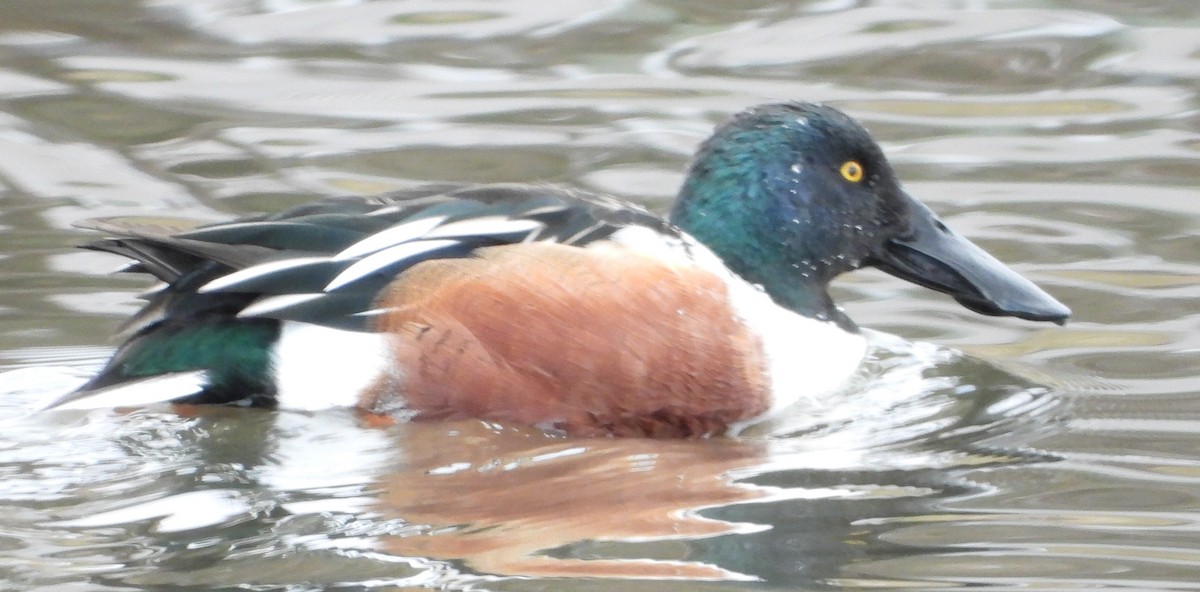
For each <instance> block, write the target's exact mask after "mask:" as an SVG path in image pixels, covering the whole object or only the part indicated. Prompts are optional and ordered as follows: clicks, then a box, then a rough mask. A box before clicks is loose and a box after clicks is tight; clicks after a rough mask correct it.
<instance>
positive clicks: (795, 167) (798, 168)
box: [792, 162, 804, 175]
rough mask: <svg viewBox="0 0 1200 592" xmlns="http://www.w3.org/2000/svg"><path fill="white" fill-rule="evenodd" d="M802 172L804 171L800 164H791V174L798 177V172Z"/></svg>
mask: <svg viewBox="0 0 1200 592" xmlns="http://www.w3.org/2000/svg"><path fill="white" fill-rule="evenodd" d="M802 170H804V167H802V166H800V163H798V162H797V163H795V164H793V165H792V172H793V173H796V174H797V175H799V174H800V171H802Z"/></svg>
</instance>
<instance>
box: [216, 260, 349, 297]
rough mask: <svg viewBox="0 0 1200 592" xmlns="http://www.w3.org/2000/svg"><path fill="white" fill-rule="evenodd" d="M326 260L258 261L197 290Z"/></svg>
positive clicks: (238, 282)
mask: <svg viewBox="0 0 1200 592" xmlns="http://www.w3.org/2000/svg"><path fill="white" fill-rule="evenodd" d="M322 261H327V259H326V258H325V257H297V258H295V259H284V260H282V261H271V262H268V263H260V264H258V265H254V266H251V267H247V268H246V269H242V270H238V271H235V272H233V273H231V274H228V275H223V276H221V277H219V278H217V279H215V280H213V281H211V282H208V283H207V284H204V285H203V286H200V288H199V289H198V290H196V291H197V292H199V293H201V294H204V293H207V292H220V291H221V290H225V289H228V288H231V287H235V286H237V284H240V283H242V282H245V281H248V280H253V279H258V278H260V277H263V276H267V275H271V274H273V273H277V272H280V271H284V270H288V269H292V268H295V267H300V266H302V265H308V264H310V263H320V262H322Z"/></svg>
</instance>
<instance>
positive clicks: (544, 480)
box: [0, 0, 1200, 592]
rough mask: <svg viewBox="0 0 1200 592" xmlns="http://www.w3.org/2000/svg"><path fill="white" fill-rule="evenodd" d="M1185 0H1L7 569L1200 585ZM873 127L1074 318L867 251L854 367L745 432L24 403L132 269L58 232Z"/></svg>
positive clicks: (632, 188)
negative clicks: (911, 275) (824, 107)
mask: <svg viewBox="0 0 1200 592" xmlns="http://www.w3.org/2000/svg"><path fill="white" fill-rule="evenodd" d="M1198 91H1200V4H1198V3H1196V2H1195V1H1194V0H1175V1H1169V0H1163V1H1158V2H1142V1H1135V0H1129V1H1121V0H1088V1H1084V0H1074V1H1068V0H1060V1H1034V0H1028V1H1009V2H1005V1H999V0H996V1H986V0H958V1H954V0H942V1H933V2H903V1H890V2H889V1H877V2H852V1H845V2H843V1H823V2H791V3H787V2H765V1H753V0H746V1H736V2H722V3H714V2H708V3H701V2H681V1H674V0H658V1H636V0H629V1H622V2H617V1H597V0H588V1H582V0H558V1H556V2H532V1H527V2H519V1H516V0H510V1H490V2H484V1H482V0H462V1H455V2H446V1H441V2H437V1H433V0H414V1H407V2H400V1H375V2H363V1H354V0H349V1H332V0H331V1H317V0H308V1H302V0H261V1H259V2H236V1H229V0H187V1H180V0H145V1H143V2H135V1H131V0H130V1H126V0H96V1H89V2H66V1H60V0H39V1H32V0H26V1H17V0H7V1H6V0H0V228H3V233H2V234H0V288H2V291H0V294H3V297H2V299H0V323H2V325H0V327H2V330H0V588H2V589H5V590H47V591H48V590H55V591H58V590H68V591H104V592H115V591H126V590H290V591H300V590H342V591H350V590H365V589H373V590H374V589H379V590H401V589H403V590H408V589H450V590H513V591H517V590H570V591H584V590H651V589H653V590H843V589H850V590H868V589H879V588H883V589H888V588H898V589H905V590H963V589H988V590H1022V591H1027V590H1055V591H1063V590H1089V591H1090V590H1100V589H1122V590H1168V589H1170V590H1197V589H1200V446H1198V444H1200V331H1198V328H1197V324H1198V320H1200V314H1198V312H1200V307H1198V306H1197V301H1198V298H1200V266H1198V265H1197V262H1196V254H1197V253H1198V252H1200V239H1198V238H1197V232H1196V229H1197V227H1198V222H1200V192H1197V190H1196V188H1197V186H1198V185H1200V166H1198V165H1200V115H1198V113H1200V111H1198V110H1197V107H1198V98H1200V97H1198ZM778 99H805V100H814V101H826V102H829V103H832V104H834V105H837V106H839V107H841V108H844V109H846V110H848V111H849V112H851V113H852V114H854V115H855V116H856V117H858V118H860V119H861V120H862V121H864V122H865V123H866V124H867V125H868V126H869V127H870V128H871V130H872V131H873V133H874V134H875V135H876V136H877V138H878V139H879V140H880V141H881V143H882V144H883V146H884V148H885V150H886V151H887V152H888V154H889V156H890V157H891V158H892V160H893V163H894V164H895V165H896V167H897V169H898V171H899V173H900V175H901V177H902V178H903V179H905V180H906V184H907V187H908V188H909V189H910V191H911V192H912V193H913V194H914V195H917V196H919V197H921V198H922V199H924V200H925V201H926V202H927V203H929V204H931V205H932V206H933V207H934V208H935V209H936V210H938V211H939V212H940V213H941V214H942V215H943V217H944V218H945V219H946V220H947V221H948V222H949V223H950V224H951V225H952V226H955V227H956V228H957V229H958V230H959V231H960V232H962V233H963V234H966V235H967V236H969V237H971V238H972V239H974V240H976V241H977V242H979V243H980V244H982V245H983V246H985V247H986V248H987V249H989V250H990V251H992V252H993V253H995V254H996V255H997V256H998V257H999V258H1001V259H1002V260H1005V261H1007V262H1009V263H1011V264H1012V265H1013V267H1015V268H1016V269H1018V270H1019V271H1021V272H1022V273H1023V274H1025V275H1027V276H1029V277H1031V278H1033V279H1034V280H1036V281H1037V282H1039V283H1040V284H1041V285H1043V286H1045V287H1046V288H1047V289H1048V290H1049V291H1051V292H1052V293H1054V294H1055V295H1056V296H1057V297H1059V298H1060V299H1061V300H1063V301H1064V302H1066V303H1067V304H1068V305H1069V306H1071V307H1072V308H1073V309H1074V310H1075V313H1076V316H1075V318H1074V319H1073V320H1072V322H1071V323H1070V324H1069V325H1068V326H1067V327H1065V328H1060V327H1054V326H1049V325H1046V326H1043V325H1040V324H1034V323H1028V322H1022V321H1018V320H1013V319H996V318H986V317H980V316H977V315H973V314H972V313H970V312H969V311H966V310H964V309H962V308H961V307H959V306H958V305H956V304H954V303H953V302H951V301H949V300H948V299H946V298H945V297H942V296H939V295H936V294H932V293H929V292H927V291H925V290H922V289H920V288H917V287H915V286H911V285H908V284H905V283H903V282H901V281H899V280H896V279H893V278H890V277H888V276H884V275H882V274H879V273H876V272H870V271H867V272H858V273H856V274H853V275H851V276H848V277H845V278H843V279H842V280H840V281H839V282H838V284H837V286H836V296H837V297H838V298H839V299H840V301H841V302H843V303H844V304H845V305H846V308H847V310H848V312H849V314H850V316H851V317H853V318H854V319H856V320H857V321H858V322H859V323H860V324H861V325H863V326H866V327H870V328H872V329H874V330H876V331H878V333H875V334H873V336H872V340H873V343H874V345H873V349H872V353H871V359H870V360H869V362H868V364H867V365H866V366H865V367H864V368H863V370H862V371H861V372H860V374H859V376H858V377H857V378H856V381H857V382H856V385H855V388H854V389H852V392H849V393H847V394H844V395H842V396H839V397H833V398H831V399H830V400H827V401H824V402H823V403H822V405H820V406H819V407H818V408H817V409H815V410H814V411H813V412H812V413H811V414H808V415H804V416H802V417H793V418H789V419H788V420H786V421H782V422H780V423H778V424H776V425H772V426H766V427H764V428H761V429H759V430H758V431H757V433H754V434H751V435H750V436H748V437H745V438H740V439H736V440H734V439H720V440H713V441H703V442H651V441H639V440H569V439H555V438H548V437H545V436H543V435H541V434H538V433H536V432H531V431H527V430H520V429H515V428H512V427H506V426H491V425H483V424H478V423H470V422H468V423H461V424H416V425H401V426H393V427H377V426H373V425H370V424H369V423H368V422H365V421H364V420H363V419H361V418H359V417H356V416H355V415H353V414H351V413H349V412H345V413H321V414H314V415H308V414H301V413H274V412H262V411H247V410H213V411H211V412H206V413H203V414H200V415H195V414H181V413H180V412H177V411H174V410H171V409H167V408H151V409H139V410H131V411H122V412H116V411H107V410H104V411H96V412H87V413H82V412H74V413H53V414H40V415H30V414H29V413H28V411H29V409H31V408H33V407H35V406H36V405H37V404H38V403H39V402H42V401H45V400H47V399H48V398H49V397H52V396H53V395H54V394H55V393H57V392H61V391H62V390H63V389H67V388H70V387H71V386H72V385H74V384H78V383H79V382H80V381H82V380H83V379H84V378H85V377H86V376H87V375H88V374H89V372H91V371H93V370H94V369H95V368H96V367H97V366H98V365H99V364H101V363H102V362H103V360H104V358H105V356H106V355H107V354H108V353H109V352H111V348H112V347H113V341H112V340H111V335H112V334H113V333H114V332H115V330H116V329H117V327H118V325H119V324H120V320H121V319H122V317H123V316H124V315H127V314H129V313H130V312H132V311H133V310H135V309H136V308H137V306H138V300H137V299H136V294H137V293H138V292H139V291H140V290H142V289H144V288H145V287H146V284H145V283H144V282H143V281H142V280H141V279H140V278H136V277H130V276H123V275H110V274H109V273H108V272H109V271H111V270H112V269H114V268H115V267H116V266H118V265H119V263H120V261H119V260H117V259H116V258H113V257H109V256H105V255H101V254H96V253H89V252H84V251H80V250H77V249H74V248H73V246H74V245H76V244H79V243H82V242H84V241H86V240H87V238H88V235H87V233H85V232H84V231H80V230H76V229H73V228H72V227H71V223H72V221H74V220H78V219H81V218H86V217H95V216H110V215H124V214H136V215H161V214H170V215H182V216H190V217H197V218H204V219H220V218H227V217H231V216H234V215H241V214H247V213H252V212H261V211H269V210H275V209H279V208H282V207H285V206H289V205H294V204H298V203H302V202H304V201H307V200H310V199H313V198H316V197H320V196H326V195H333V194H343V193H377V192H384V191H388V190H392V189H397V188H403V187H409V186H413V185H416V184H420V183H424V182H429V181H471V182H485V181H548V182H555V183H562V184H567V185H572V186H578V187H583V188H587V189H590V190H598V191H604V192H609V193H612V194H615V195H618V196H621V197H624V198H627V199H631V200H636V201H639V202H642V203H645V204H647V205H649V206H650V207H654V208H662V207H664V206H665V204H666V203H668V201H669V199H670V197H671V195H672V194H673V192H674V191H675V188H676V185H677V184H678V182H679V179H680V174H681V170H682V168H683V167H684V165H685V164H686V162H687V160H688V158H689V156H690V154H691V152H692V150H693V149H694V148H695V146H696V144H697V143H698V142H699V141H700V140H701V139H703V137H704V136H705V135H706V134H707V133H708V131H709V130H710V129H711V127H712V125H713V124H715V123H716V122H719V121H721V120H722V119H724V118H725V117H727V116H728V115H729V114H731V113H733V112H736V111H738V110H740V109H742V108H744V107H746V106H749V105H752V104H756V103H761V102H765V101H769V100H778Z"/></svg>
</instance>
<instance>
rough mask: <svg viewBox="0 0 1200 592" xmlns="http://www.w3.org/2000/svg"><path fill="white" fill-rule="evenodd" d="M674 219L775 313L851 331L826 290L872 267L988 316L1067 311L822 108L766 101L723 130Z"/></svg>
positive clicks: (847, 122)
mask: <svg viewBox="0 0 1200 592" xmlns="http://www.w3.org/2000/svg"><path fill="white" fill-rule="evenodd" d="M670 218H671V221H672V222H673V223H674V224H676V225H677V226H679V227H680V228H681V229H683V230H684V231H686V232H688V233H689V234H691V235H692V236H694V237H695V238H696V239H698V240H699V241H700V242H702V243H704V244H705V245H707V246H708V247H709V248H710V249H712V250H713V252H714V253H716V254H717V256H719V257H720V258H721V259H722V260H723V261H724V262H725V264H726V265H727V266H728V267H729V268H730V269H731V270H733V271H734V272H735V273H737V274H738V275H740V276H741V277H742V278H744V279H746V280H747V281H750V282H752V283H755V284H759V285H761V286H762V287H763V289H765V290H766V291H767V293H768V294H770V295H771V297H772V298H773V299H774V300H775V301H776V302H777V303H779V304H780V305H781V306H784V307H787V308H789V309H791V310H793V311H795V312H797V313H799V314H803V315H805V316H809V317H814V318H819V319H828V320H832V321H836V322H838V323H840V324H842V325H843V326H846V327H848V328H852V327H853V323H851V322H850V320H849V319H848V318H846V317H845V315H844V314H842V313H841V312H840V310H839V309H838V308H837V306H835V305H834V303H833V301H832V299H831V298H830V296H829V293H828V285H829V282H830V281H831V280H832V279H833V278H834V277H836V276H837V275H839V274H841V273H844V272H847V271H851V270H854V269H858V268H860V267H868V266H873V267H877V268H879V269H882V270H884V271H886V272H888V273H890V274H892V275H895V276H897V277H900V278H903V279H905V280H908V281H910V282H913V283H915V284H918V285H921V286H925V287H927V288H931V289H934V290H937V291H939V292H944V293H946V294H949V295H951V296H953V297H954V298H955V299H956V300H957V301H958V302H959V303H961V304H962V305H963V306H965V307H967V308H969V309H971V310H973V311H976V312H979V313H982V314H986V315H1006V316H1015V317H1019V318H1023V319H1029V320H1034V321H1053V322H1056V323H1060V324H1061V323H1063V322H1065V321H1066V319H1067V317H1068V316H1070V314H1071V311H1070V309H1068V308H1067V307H1066V306H1064V305H1063V304H1062V303H1060V302H1059V301H1057V300H1055V299H1054V298H1053V297H1052V296H1050V295H1049V294H1047V293H1046V292H1044V291H1042V290H1041V289H1040V288H1038V287H1037V286H1036V285H1034V284H1033V283H1032V282H1030V281H1029V280H1027V279H1025V278H1024V277H1021V276H1020V275H1019V274H1017V273H1016V272H1015V271H1013V270H1012V269H1009V268H1008V267H1007V266H1005V265H1004V264H1003V263H1001V262H1000V261H998V260H996V258H994V257H992V256H991V255H989V254H988V253H987V252H985V251H984V250H983V249H981V248H979V247H978V246H976V245H975V244H974V243H972V242H971V241H969V240H967V239H966V238H964V237H963V236H961V235H959V234H957V233H955V232H954V231H953V230H951V229H950V228H949V227H947V226H946V225H945V224H943V223H942V221H941V220H939V219H938V217H937V215H936V214H934V213H933V211H932V210H930V209H929V208H928V207H927V206H925V205H924V204H922V203H921V202H919V201H917V200H916V199H915V198H913V197H912V196H910V195H909V194H908V193H907V192H905V191H904V190H903V189H902V188H901V187H900V183H899V181H898V180H897V179H896V176H895V173H894V172H893V171H892V168H891V166H890V165H889V164H888V162H887V159H886V158H885V157H884V155H883V151H882V150H881V149H880V148H879V145H878V144H876V143H875V141H874V140H873V139H872V138H871V136H870V135H869V134H868V133H867V131H866V129H864V128H863V127H862V126H861V125H859V124H858V123H857V122H856V121H854V120H853V119H851V118H850V117H849V116H847V115H846V114H844V113H842V112H840V111H838V110H836V109H834V108H832V107H828V106H824V105H814V104H808V103H786V104H771V105H763V106H759V107H755V108H752V109H750V110H748V111H745V112H743V113H741V114H739V115H737V116H735V117H734V118H733V119H732V120H731V121H729V122H728V123H726V124H724V125H722V126H721V127H719V128H718V129H717V130H716V132H714V134H713V136H712V137H711V138H709V139H708V140H707V141H705V142H704V144H703V145H701V147H700V149H699V151H698V153H697V155H696V158H695V160H694V162H693V164H692V166H691V169H690V170H689V172H688V176H687V179H686V181H685V182H684V185H683V188H682V189H681V190H680V193H679V196H678V198H677V200H676V202H675V206H674V208H673V209H672V211H671V217H670Z"/></svg>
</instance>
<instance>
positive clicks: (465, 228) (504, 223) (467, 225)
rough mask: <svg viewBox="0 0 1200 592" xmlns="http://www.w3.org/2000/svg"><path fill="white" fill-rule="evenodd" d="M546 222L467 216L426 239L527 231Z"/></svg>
mask: <svg viewBox="0 0 1200 592" xmlns="http://www.w3.org/2000/svg"><path fill="white" fill-rule="evenodd" d="M543 226H545V224H542V223H541V222H538V221H537V220H526V219H520V218H518V219H513V218H507V217H504V216H484V217H481V218H467V219H466V220H459V221H457V222H451V223H449V224H446V225H444V226H438V227H437V228H435V229H433V230H432V231H430V232H428V233H426V234H425V236H424V237H422V238H425V239H434V238H454V237H467V236H489V235H494V234H511V233H525V232H533V231H535V230H540V229H541V228H542V227H543Z"/></svg>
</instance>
